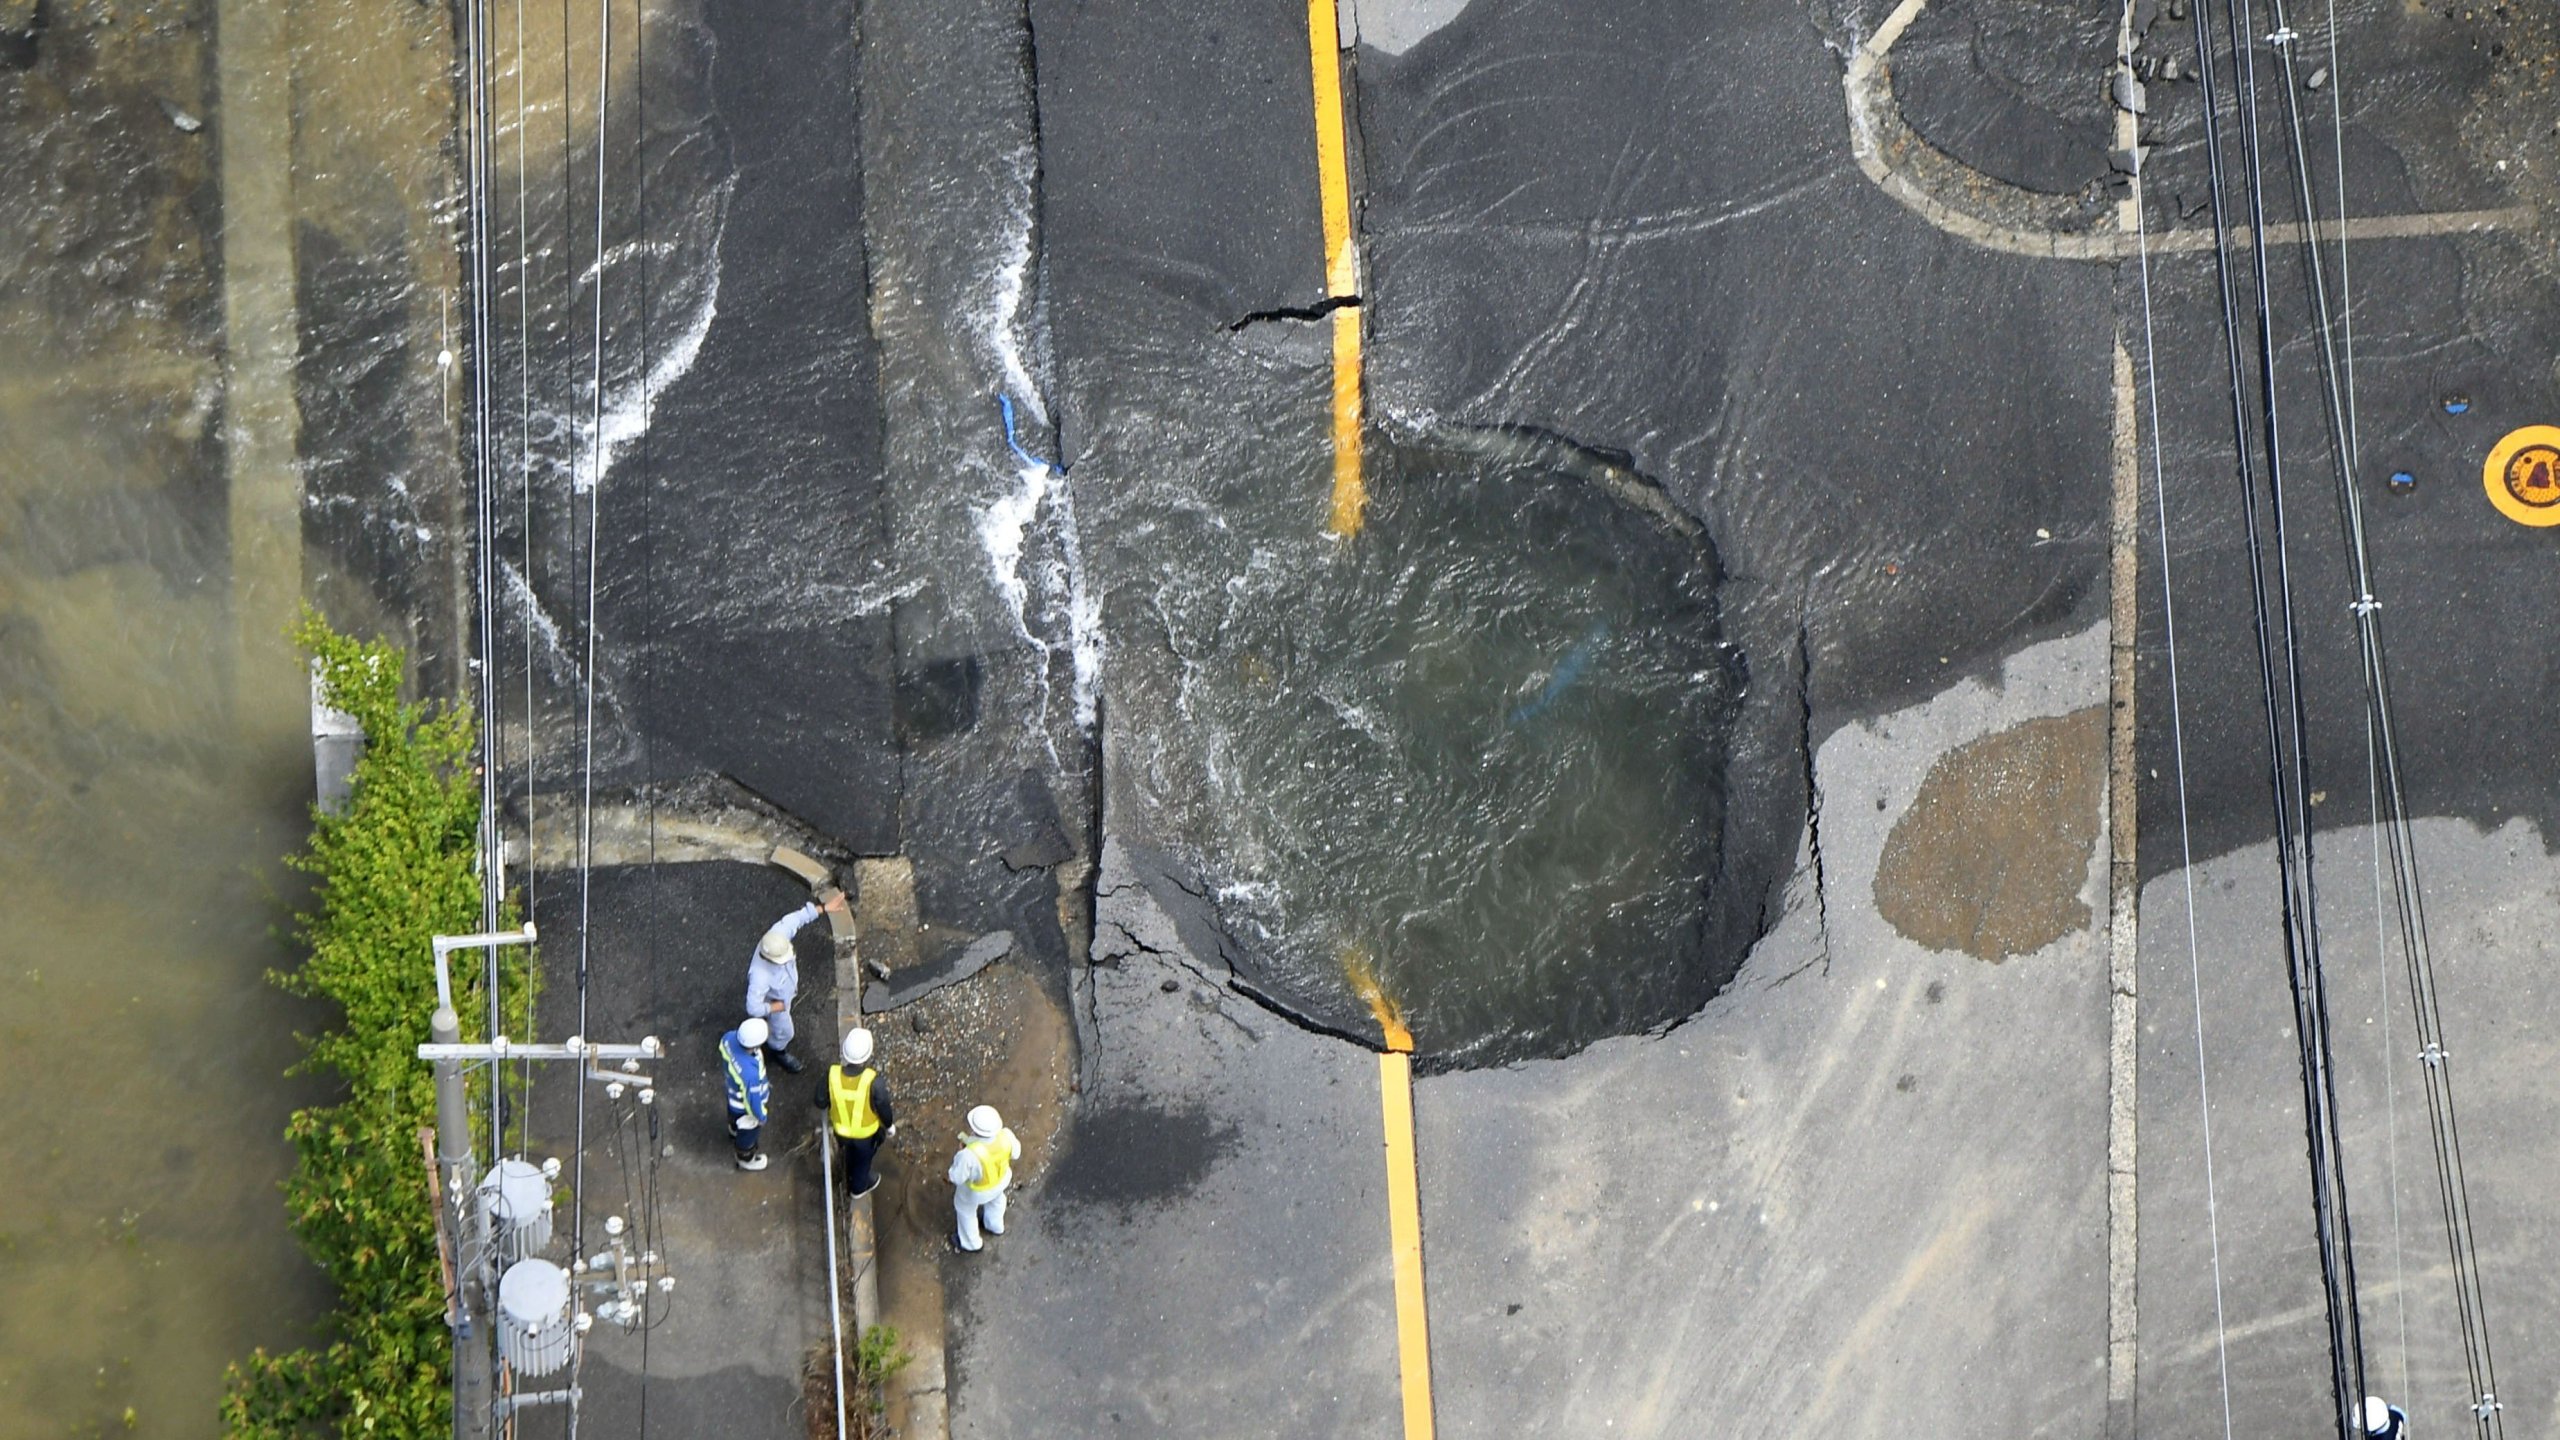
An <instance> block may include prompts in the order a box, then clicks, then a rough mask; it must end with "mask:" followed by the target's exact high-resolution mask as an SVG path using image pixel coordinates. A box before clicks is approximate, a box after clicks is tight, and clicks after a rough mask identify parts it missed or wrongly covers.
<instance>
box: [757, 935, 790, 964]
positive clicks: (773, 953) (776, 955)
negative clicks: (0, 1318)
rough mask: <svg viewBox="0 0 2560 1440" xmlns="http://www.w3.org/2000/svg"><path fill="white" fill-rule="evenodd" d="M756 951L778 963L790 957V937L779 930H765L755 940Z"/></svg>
mask: <svg viewBox="0 0 2560 1440" xmlns="http://www.w3.org/2000/svg"><path fill="white" fill-rule="evenodd" d="M756 953H757V954H759V955H761V956H763V957H764V958H766V959H767V960H770V961H772V962H773V963H774V964H776V965H779V964H781V963H782V962H783V961H785V960H788V959H790V958H791V954H792V952H791V937H790V936H788V935H785V934H783V933H782V932H781V931H779V930H767V931H766V932H764V938H763V939H762V940H759V941H757V942H756Z"/></svg>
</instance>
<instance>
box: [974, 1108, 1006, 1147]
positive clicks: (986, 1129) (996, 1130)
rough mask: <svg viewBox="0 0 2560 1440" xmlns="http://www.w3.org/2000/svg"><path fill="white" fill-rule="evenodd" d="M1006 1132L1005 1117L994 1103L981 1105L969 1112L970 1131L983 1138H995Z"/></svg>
mask: <svg viewBox="0 0 2560 1440" xmlns="http://www.w3.org/2000/svg"><path fill="white" fill-rule="evenodd" d="M1003 1132H1004V1117H1003V1116H1001V1115H999V1114H997V1113H996V1107H994V1106H993V1105H981V1106H979V1107H978V1108H977V1109H975V1110H972V1111H970V1112H969V1133H970V1134H972V1135H975V1136H977V1137H978V1138H979V1139H981V1140H993V1139H994V1138H996V1136H998V1135H1000V1134H1002V1133H1003Z"/></svg>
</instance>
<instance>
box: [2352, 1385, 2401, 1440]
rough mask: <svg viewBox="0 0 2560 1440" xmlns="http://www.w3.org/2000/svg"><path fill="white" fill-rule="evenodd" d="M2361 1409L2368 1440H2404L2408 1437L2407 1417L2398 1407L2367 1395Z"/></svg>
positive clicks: (2379, 1397) (2377, 1396)
mask: <svg viewBox="0 0 2560 1440" xmlns="http://www.w3.org/2000/svg"><path fill="white" fill-rule="evenodd" d="M2363 1408H2364V1433H2365V1435H2366V1436H2367V1437H2368V1440H2404V1437H2406V1436H2407V1435H2408V1433H2409V1417H2408V1415H2407V1414H2406V1413H2405V1412H2403V1411H2402V1410H2401V1408H2400V1407H2399V1406H2397V1405H2394V1404H2392V1403H2391V1402H2390V1401H2388V1400H2385V1399H2383V1398H2382V1397H2381V1396H2379V1395H2367V1396H2366V1397H2364V1407H2363Z"/></svg>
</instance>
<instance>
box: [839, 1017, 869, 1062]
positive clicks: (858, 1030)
mask: <svg viewBox="0 0 2560 1440" xmlns="http://www.w3.org/2000/svg"><path fill="white" fill-rule="evenodd" d="M844 1063H846V1064H847V1065H868V1064H870V1063H871V1032H870V1031H868V1030H865V1029H863V1028H862V1027H861V1026H859V1025H857V1026H855V1027H853V1028H852V1029H850V1030H847V1031H846V1032H844Z"/></svg>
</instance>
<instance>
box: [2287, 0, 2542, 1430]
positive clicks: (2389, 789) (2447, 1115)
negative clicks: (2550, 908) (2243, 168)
mask: <svg viewBox="0 0 2560 1440" xmlns="http://www.w3.org/2000/svg"><path fill="white" fill-rule="evenodd" d="M2269 3H2270V6H2271V14H2272V16H2273V18H2274V20H2275V24H2276V31H2275V34H2274V36H2272V37H2270V38H2271V40H2273V41H2274V42H2275V43H2274V48H2275V51H2276V54H2277V57H2278V61H2279V65H2280V68H2281V70H2282V81H2283V83H2282V86H2281V95H2282V108H2283V113H2284V117H2285V123H2286V133H2287V138H2288V141H2289V146H2290V148H2289V156H2290V159H2291V163H2292V168H2293V172H2294V181H2295V184H2294V199H2295V203H2296V207H2297V210H2298V212H2299V215H2300V218H2301V220H2302V222H2303V245H2302V259H2303V264H2304V270H2305V278H2306V280H2307V281H2308V284H2309V289H2310V298H2311V302H2312V305H2313V309H2314V312H2315V314H2316V316H2317V319H2318V321H2319V339H2320V347H2319V356H2320V363H2321V378H2322V380H2323V382H2324V386H2325V389H2324V397H2323V398H2324V399H2325V400H2326V401H2327V415H2328V420H2329V429H2330V453H2331V460H2332V470H2333V474H2334V477H2335V481H2336V498H2337V505H2338V514H2339V528H2340V535H2341V538H2342V540H2343V541H2344V543H2345V548H2346V551H2347V557H2346V558H2347V561H2348V564H2349V566H2350V568H2351V570H2352V572H2353V580H2354V587H2355V598H2354V600H2353V602H2352V603H2351V604H2350V605H2349V607H2348V608H2349V610H2350V612H2351V613H2352V614H2353V615H2354V616H2355V629H2356V639H2357V650H2358V656H2359V660H2360V662H2361V665H2362V677H2361V678H2362V679H2363V682H2364V699H2365V712H2366V714H2365V718H2366V725H2367V732H2368V734H2369V735H2370V736H2371V737H2372V738H2373V740H2374V742H2375V748H2376V749H2378V750H2379V752H2380V769H2381V780H2382V784H2381V786H2380V793H2379V798H2381V799H2383V800H2385V801H2387V802H2388V807H2389V808H2388V814H2387V817H2386V818H2384V820H2383V823H2382V825H2381V829H2382V831H2383V833H2384V835H2385V836H2386V837H2387V839H2388V842H2389V843H2388V849H2389V851H2390V854H2391V860H2392V867H2391V868H2392V877H2393V882H2394V887H2395V898H2396V900H2397V902H2398V915H2399V920H2400V928H2401V935H2402V947H2403V956H2404V960H2405V964H2406V968H2407V971H2408V976H2409V984H2410V1000H2411V1010H2412V1014H2413V1017H2414V1018H2415V1020H2416V1022H2417V1025H2418V1029H2419V1041H2420V1056H2421V1074H2422V1076H2423V1078H2424V1079H2425V1081H2426V1092H2427V1101H2428V1115H2429V1130H2430V1135H2431V1141H2432V1144H2433V1146H2434V1148H2435V1152H2436V1162H2437V1167H2436V1168H2437V1186H2438V1199H2439V1203H2440V1205H2441V1206H2442V1208H2443V1211H2444V1216H2445V1230H2446V1243H2447V1248H2448V1250H2449V1251H2450V1259H2451V1262H2452V1272H2453V1281H2454V1292H2455V1302H2456V1306H2457V1309H2458V1312H2459V1315H2460V1321H2461V1330H2462V1339H2463V1357H2464V1364H2465V1367H2466V1370H2467V1372H2468V1378H2469V1380H2470V1384H2471V1400H2472V1414H2473V1418H2474V1422H2475V1425H2476V1426H2477V1428H2478V1430H2479V1433H2480V1434H2481V1435H2482V1436H2484V1437H2489V1436H2496V1435H2500V1434H2502V1433H2503V1422H2502V1421H2501V1419H2500V1416H2499V1405H2498V1402H2497V1398H2496V1392H2497V1379H2496V1366H2495V1362H2494V1358H2493V1355H2492V1353H2491V1348H2490V1344H2489V1334H2488V1316H2487V1309H2486V1306H2485V1304H2484V1302H2483V1301H2482V1299H2481V1295H2480V1275H2479V1256H2478V1252H2477V1247H2476V1245H2475V1243H2474V1240H2473V1236H2472V1234H2471V1218H2470V1201H2469V1193H2468V1186H2467V1181H2466V1179H2465V1172H2464V1167H2463V1163H2462V1153H2461V1140H2460V1132H2459V1125H2458V1121H2457V1118H2456V1116H2455V1112H2454V1109H2453V1097H2452V1078H2451V1075H2450V1074H2449V1071H2448V1064H2447V1053H2446V1051H2445V1048H2444V1045H2443V1032H2442V1014H2441V1011H2440V1009H2439V1006H2438V1004H2437V999H2436V989H2435V975H2434V966H2433V959H2432V949H2431V947H2430V945H2429V944H2428V940H2427V934H2426V923H2425V904H2424V897H2423V895H2422V893H2421V891H2420V888H2419V884H2418V874H2417V852H2416V839H2415V835H2414V833H2413V831H2412V829H2411V827H2410V825H2409V822H2408V811H2407V805H2406V796H2405V791H2404V789H2403V780H2402V775H2401V767H2400V759H2399V745H2398V739H2397V727H2396V724H2395V722H2394V716H2393V710H2392V706H2391V703H2390V677H2389V669H2388V666H2387V663H2386V659H2385V651H2384V647H2383V640H2382V629H2381V625H2382V621H2381V610H2382V605H2381V602H2380V601H2379V600H2378V599H2377V598H2376V597H2375V593H2374V592H2375V586H2374V583H2373V571H2372V560H2371V551H2370V546H2369V544H2368V540H2367V536H2366V532H2365V523H2364V497H2363V493H2362V491H2361V490H2360V489H2359V488H2358V486H2357V484H2356V475H2355V463H2354V457H2355V449H2356V440H2355V432H2354V423H2353V419H2352V415H2353V411H2352V407H2351V402H2350V400H2349V399H2348V394H2349V389H2348V387H2349V386H2350V385H2351V383H2352V382H2351V381H2350V380H2348V379H2346V377H2345V375H2344V374H2342V371H2345V370H2346V369H2347V366H2346V364H2344V363H2342V359H2341V356H2340V353H2339V344H2338V341H2337V335H2338V332H2339V330H2340V329H2341V326H2340V325H2339V323H2338V321H2337V319H2336V317H2335V316H2334V314H2333V312H2332V310H2331V307H2330V304H2329V293H2328V283H2327V278H2326V276H2325V275H2324V273H2323V266H2322V263H2321V256H2320V250H2319V246H2318V244H2317V241H2316V238H2315V236H2314V233H2313V230H2312V225H2313V222H2314V218H2315V216H2316V215H2317V213H2318V205H2317V202H2316V200H2315V199H2314V197H2313V195H2312V190H2311V163H2310V153H2309V147H2308V145H2307V144H2306V143H2305V140H2304V134H2303V127H2302V113H2301V112H2302V107H2301V101H2300V98H2299V95H2298V93H2297V92H2298V87H2297V83H2296V78H2295V73H2294V72H2295V66H2294V58H2293V46H2294V43H2295V40H2294V37H2295V32H2294V30H2293V28H2292V26H2291V25H2290V23H2288V20H2287V17H2286V13H2285V0H2269ZM2335 44H2336V35H2335V31H2334V28H2333V30H2332V34H2331V46H2332V52H2333V53H2334V47H2335ZM2333 106H2334V101H2333ZM2339 124H2340V125H2341V126H2343V120H2342V119H2341V120H2340V121H2339ZM2343 146H2344V141H2343V137H2342V136H2341V138H2340V139H2339V141H2338V147H2339V148H2338V158H2339V165H2340V170H2339V189H2340V205H2341V207H2342V210H2341V213H2343V206H2344V204H2345V183H2346V177H2345V170H2344V163H2345V162H2344V148H2343ZM2343 248H2344V242H2343V238H2342V239H2341V263H2342V264H2343ZM2395 1199H2396V1197H2395Z"/></svg>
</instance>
